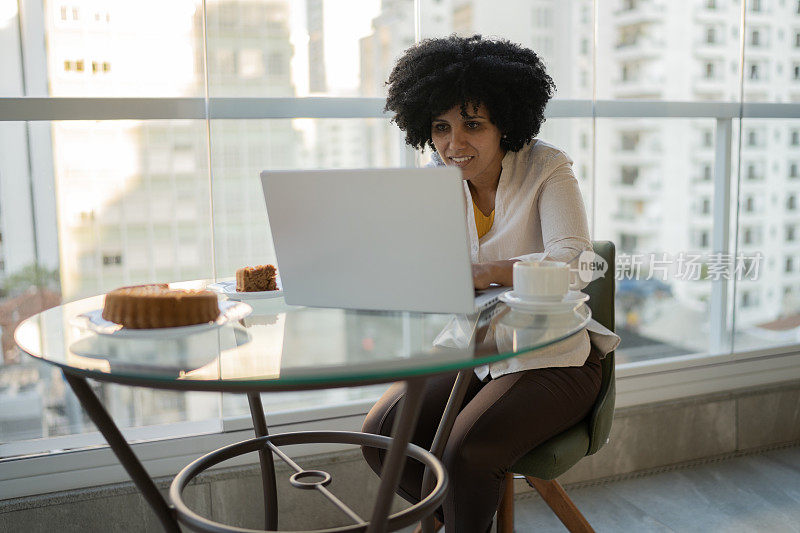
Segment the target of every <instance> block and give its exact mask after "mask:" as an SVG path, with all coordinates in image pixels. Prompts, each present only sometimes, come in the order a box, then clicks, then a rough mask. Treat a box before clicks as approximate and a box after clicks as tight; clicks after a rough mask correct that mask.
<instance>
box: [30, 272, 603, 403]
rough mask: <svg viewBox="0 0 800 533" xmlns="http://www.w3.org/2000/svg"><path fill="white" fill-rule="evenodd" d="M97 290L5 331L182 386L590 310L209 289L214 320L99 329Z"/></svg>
mask: <svg viewBox="0 0 800 533" xmlns="http://www.w3.org/2000/svg"><path fill="white" fill-rule="evenodd" d="M208 283H211V281H208V282H206V281H198V282H192V283H182V284H173V286H175V285H179V286H183V287H187V286H191V287H195V288H196V287H203V286H205V285H207V284H208ZM103 301H104V296H102V295H101V296H95V297H91V298H86V299H83V300H77V301H74V302H71V303H67V304H64V305H61V306H58V307H54V308H52V309H49V310H47V311H44V312H42V313H39V314H38V315H35V316H33V317H31V318H29V319H27V320H25V321H24V322H22V323H21V324H20V325H19V327H18V328H17V330H16V331H15V340H16V342H17V344H18V345H19V347H20V348H21V349H22V350H23V351H24V352H26V353H27V354H29V355H31V356H33V357H36V358H38V359H40V360H42V361H44V362H47V363H50V364H54V365H57V366H60V367H62V368H64V369H66V370H68V371H70V372H73V373H77V374H80V375H84V376H87V377H92V378H95V379H100V380H104V381H112V382H118V383H128V384H139V385H145V386H150V387H159V388H169V389H183V390H217V391H234V390H242V391H254V390H265V391H266V390H298V389H310V388H323V387H338V386H352V385H359V384H369V383H379V382H387V381H397V380H400V379H405V378H409V377H414V376H421V375H426V374H436V373H442V372H447V371H455V370H459V369H464V368H470V367H476V366H481V365H484V364H488V363H491V362H495V361H499V360H502V359H507V358H510V357H514V356H516V355H519V354H520V353H524V352H530V351H532V350H536V349H538V348H542V347H544V346H547V345H549V344H552V343H555V342H558V341H560V340H563V339H564V338H566V337H569V336H570V335H573V334H575V333H577V332H579V331H580V330H581V329H583V328H584V327H585V326H586V324H587V322H588V321H589V319H590V317H591V312H590V311H589V309H588V307H587V306H586V305H585V304H579V305H577V307H575V308H574V309H573V308H568V309H567V310H564V311H560V312H557V313H553V312H550V313H533V312H530V311H520V310H515V309H511V308H509V307H507V306H506V305H505V304H502V303H498V304H497V305H495V306H494V307H491V308H489V309H486V310H484V311H482V312H480V313H476V314H473V315H454V314H433V313H416V312H395V311H385V312H384V311H357V310H345V309H329V308H312V307H299V306H292V305H288V304H286V303H285V302H284V299H283V298H280V297H279V298H272V299H264V300H248V301H247V303H246V304H242V303H237V302H230V301H226V298H225V297H224V296H222V295H221V296H220V306H221V308H224V307H226V306H235V307H231V309H233V310H234V312H232V313H229V320H227V322H225V323H223V324H213V325H205V326H201V327H196V326H190V327H187V328H185V330H184V331H182V332H181V331H179V332H178V334H175V331H171V332H164V331H160V330H139V331H135V330H134V331H131V332H129V333H128V334H125V332H124V331H123V330H120V331H117V332H114V333H111V334H108V333H98V332H97V331H96V330H97V329H98V328H96V327H87V319H86V318H83V317H85V316H87V315H88V316H92V313H93V312H95V313H97V312H98V310H101V309H102V307H103ZM247 306H250V307H252V311H251V312H249V314H247V312H248V311H250V309H249V308H248V307H247ZM245 314H246V316H242V315H245ZM82 316H83V317H82ZM534 356H535V355H534Z"/></svg>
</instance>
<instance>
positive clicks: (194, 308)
mask: <svg viewBox="0 0 800 533" xmlns="http://www.w3.org/2000/svg"><path fill="white" fill-rule="evenodd" d="M217 317H219V303H218V301H217V295H216V293H214V292H211V291H207V290H194V289H170V288H169V285H167V284H166V283H157V284H152V285H135V286H132V287H122V288H120V289H115V290H113V291H111V292H109V293H108V294H106V301H105V304H104V305H103V318H104V319H105V320H108V321H110V322H115V323H117V324H121V325H122V326H123V327H126V328H131V329H150V328H173V327H178V326H191V325H194V324H203V323H205V322H213V321H214V320H216V319H217Z"/></svg>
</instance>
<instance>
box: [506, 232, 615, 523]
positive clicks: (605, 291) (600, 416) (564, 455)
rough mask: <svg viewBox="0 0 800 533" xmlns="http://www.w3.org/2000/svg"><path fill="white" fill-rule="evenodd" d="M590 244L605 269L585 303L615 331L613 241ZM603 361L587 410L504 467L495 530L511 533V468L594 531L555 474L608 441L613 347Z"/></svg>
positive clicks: (565, 515) (570, 518) (565, 516)
mask: <svg viewBox="0 0 800 533" xmlns="http://www.w3.org/2000/svg"><path fill="white" fill-rule="evenodd" d="M592 244H593V246H594V252H595V253H596V254H598V255H599V256H601V257H602V258H603V259H605V260H606V263H607V264H608V271H607V272H606V274H605V276H604V277H602V278H600V279H597V280H594V281H593V282H591V283H590V284H589V285H588V286H587V287H586V288H585V289H584V290H583V292H585V293H587V294H588V295H589V296H590V298H589V302H588V305H589V308H590V309H591V310H592V317H593V318H594V319H595V320H597V321H598V322H599V323H600V324H602V325H604V326H605V327H607V328H608V329H610V330H611V331H614V273H615V271H614V258H615V252H614V243H612V242H610V241H594V242H593V243H592ZM602 366H603V378H602V382H601V385H600V393H599V394H598V396H597V401H596V402H595V404H594V408H593V409H592V412H591V413H590V414H589V416H587V417H586V418H585V419H584V420H583V421H581V422H580V423H578V424H576V425H574V426H572V427H571V428H569V429H568V430H566V431H564V432H563V433H560V434H558V435H556V436H555V437H553V438H551V439H550V440H548V441H547V442H544V443H542V444H540V445H539V446H537V447H536V448H534V449H533V450H531V451H530V452H528V453H527V454H526V455H525V456H524V457H522V458H521V459H520V460H519V461H517V463H516V464H514V465H513V466H512V467H511V469H510V470H509V472H508V473H506V481H505V483H506V485H505V488H506V490H505V494H504V495H503V499H502V500H501V501H500V506H499V507H498V509H497V531H498V533H512V531H513V530H514V483H513V481H514V475H515V474H517V475H522V476H524V477H525V479H526V480H527V481H528V483H529V484H530V485H531V486H533V488H535V489H536V490H537V491H538V492H539V494H541V496H542V499H544V501H545V502H546V503H547V505H549V506H550V508H551V509H552V510H553V512H555V513H556V515H557V516H558V518H559V519H560V520H561V522H562V523H563V524H564V525H565V526H566V528H567V529H568V530H569V531H572V532H579V531H580V532H586V531H594V530H593V529H592V526H590V525H589V522H587V521H586V518H584V517H583V515H582V514H581V512H580V511H579V510H578V508H577V507H576V506H575V504H574V503H572V500H571V499H570V498H569V496H567V493H566V492H564V489H563V488H562V487H561V485H560V484H559V483H558V481H556V479H555V478H556V477H558V476H560V475H561V474H563V473H564V472H566V471H567V470H569V469H570V468H572V466H573V465H575V464H576V463H577V462H578V461H580V460H581V458H583V457H584V456H587V455H592V454H593V453H595V452H596V451H597V450H599V449H600V448H601V447H602V446H603V445H604V444H605V443H606V442H607V441H608V434H609V432H610V431H611V421H612V419H613V418H614V397H615V395H616V387H615V384H614V352H611V353H609V354H608V355H607V356H606V357H605V359H603V361H602Z"/></svg>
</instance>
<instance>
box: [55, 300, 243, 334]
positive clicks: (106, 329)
mask: <svg viewBox="0 0 800 533" xmlns="http://www.w3.org/2000/svg"><path fill="white" fill-rule="evenodd" d="M219 311H220V313H219V317H218V318H217V319H216V320H215V321H214V322H206V323H204V324H193V325H191V326H180V327H175V328H153V329H132V328H124V327H122V326H121V325H120V324H117V323H115V322H109V321H108V320H105V319H104V318H103V310H102V309H95V310H94V311H89V312H88V313H83V314H82V315H78V316H76V317H74V318H73V319H72V320H70V324H72V325H73V326H77V327H80V328H84V329H88V330H90V331H93V332H95V333H97V334H98V335H110V336H112V337H117V338H125V339H169V338H174V337H182V336H186V335H193V334H195V333H202V332H204V331H210V330H212V329H216V328H219V327H221V326H223V325H224V324H225V323H227V322H230V321H236V320H241V319H242V318H244V317H246V316H247V315H249V314H250V313H251V312H252V311H253V308H252V307H250V306H249V305H247V304H246V303H242V302H235V301H230V300H223V301H221V302H219Z"/></svg>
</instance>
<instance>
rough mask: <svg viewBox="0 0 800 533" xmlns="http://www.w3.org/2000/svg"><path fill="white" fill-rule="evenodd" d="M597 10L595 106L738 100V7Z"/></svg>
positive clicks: (660, 5)
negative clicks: (598, 103) (600, 102)
mask: <svg viewBox="0 0 800 533" xmlns="http://www.w3.org/2000/svg"><path fill="white" fill-rule="evenodd" d="M596 3H597V9H598V14H597V18H598V24H597V28H598V35H597V72H598V74H599V75H598V77H597V98H599V99H639V98H641V99H647V100H670V101H676V100H677V101H695V100H718V101H736V100H738V98H739V37H738V36H739V24H740V15H741V8H740V6H739V3H738V2H713V3H709V2H666V1H659V0H627V1H625V2H604V1H598V2H596Z"/></svg>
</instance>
